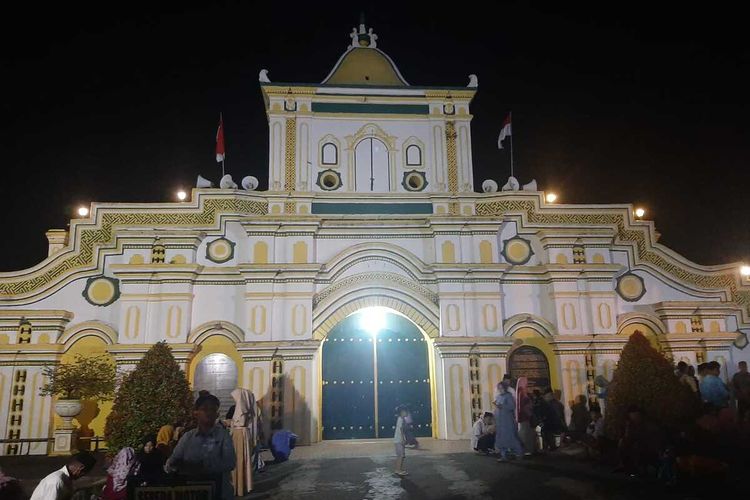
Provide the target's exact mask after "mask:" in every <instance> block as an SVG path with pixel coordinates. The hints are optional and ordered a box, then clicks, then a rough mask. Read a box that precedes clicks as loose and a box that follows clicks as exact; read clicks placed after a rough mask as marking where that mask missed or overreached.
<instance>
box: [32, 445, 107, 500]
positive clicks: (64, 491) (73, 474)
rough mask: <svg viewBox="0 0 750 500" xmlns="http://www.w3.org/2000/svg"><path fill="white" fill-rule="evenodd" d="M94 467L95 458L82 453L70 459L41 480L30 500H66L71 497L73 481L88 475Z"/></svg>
mask: <svg viewBox="0 0 750 500" xmlns="http://www.w3.org/2000/svg"><path fill="white" fill-rule="evenodd" d="M94 465H96V458H94V456H93V455H91V454H90V453H87V452H85V451H82V452H80V453H77V454H75V455H73V457H71V460H70V462H68V463H67V464H66V465H64V466H63V468H62V469H59V470H56V471H55V472H53V473H52V474H49V475H48V476H47V477H45V478H44V479H42V481H41V482H40V483H39V485H38V486H37V487H36V489H34V493H32V494H31V500H67V499H69V498H70V497H72V496H73V481H75V480H76V479H80V478H81V477H83V476H85V475H86V474H88V473H89V472H90V471H91V469H93V468H94Z"/></svg>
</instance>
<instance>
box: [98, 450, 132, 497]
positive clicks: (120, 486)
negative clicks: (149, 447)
mask: <svg viewBox="0 0 750 500" xmlns="http://www.w3.org/2000/svg"><path fill="white" fill-rule="evenodd" d="M138 469H139V464H138V460H137V459H136V457H135V451H134V450H133V448H130V447H128V448H123V449H121V450H120V452H119V453H118V454H117V455H115V459H114V460H112V465H110V466H109V469H107V483H106V484H105V485H104V490H103V491H102V500H126V499H127V497H128V488H127V486H128V477H129V476H135V475H136V474H138Z"/></svg>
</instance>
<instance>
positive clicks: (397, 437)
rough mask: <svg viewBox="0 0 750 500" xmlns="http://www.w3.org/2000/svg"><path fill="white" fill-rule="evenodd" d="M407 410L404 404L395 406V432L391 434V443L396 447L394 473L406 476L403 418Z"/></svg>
mask: <svg viewBox="0 0 750 500" xmlns="http://www.w3.org/2000/svg"><path fill="white" fill-rule="evenodd" d="M408 413H409V412H408V410H407V409H406V407H405V406H399V407H398V408H396V415H398V418H396V432H395V434H394V435H393V443H394V445H395V448H396V471H395V472H396V474H398V475H399V476H406V475H407V474H408V472H406V471H405V470H404V457H406V434H405V432H404V431H405V426H406V424H405V422H404V419H405V418H406V415H408Z"/></svg>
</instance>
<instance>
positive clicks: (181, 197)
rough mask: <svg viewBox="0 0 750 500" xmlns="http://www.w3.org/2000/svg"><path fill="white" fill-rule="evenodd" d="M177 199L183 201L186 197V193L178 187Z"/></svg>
mask: <svg viewBox="0 0 750 500" xmlns="http://www.w3.org/2000/svg"><path fill="white" fill-rule="evenodd" d="M177 199H178V200H180V201H185V200H186V199H187V193H186V192H185V191H183V190H182V189H180V190H179V191H177Z"/></svg>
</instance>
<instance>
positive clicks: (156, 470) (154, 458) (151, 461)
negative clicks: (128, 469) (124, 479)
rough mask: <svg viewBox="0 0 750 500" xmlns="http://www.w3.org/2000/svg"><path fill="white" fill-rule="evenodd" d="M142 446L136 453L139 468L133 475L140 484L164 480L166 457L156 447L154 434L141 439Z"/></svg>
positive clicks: (158, 482)
mask: <svg viewBox="0 0 750 500" xmlns="http://www.w3.org/2000/svg"><path fill="white" fill-rule="evenodd" d="M141 444H142V445H143V447H142V448H141V449H140V451H138V453H137V454H136V459H137V460H138V463H139V464H140V469H139V470H138V473H137V474H136V475H135V477H136V482H137V484H138V485H140V486H153V485H158V484H160V483H161V482H162V481H163V480H164V462H166V460H167V457H165V456H164V455H162V454H161V453H160V452H159V451H158V450H157V449H156V435H155V434H149V435H147V436H145V437H144V438H143V439H142V440H141Z"/></svg>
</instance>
